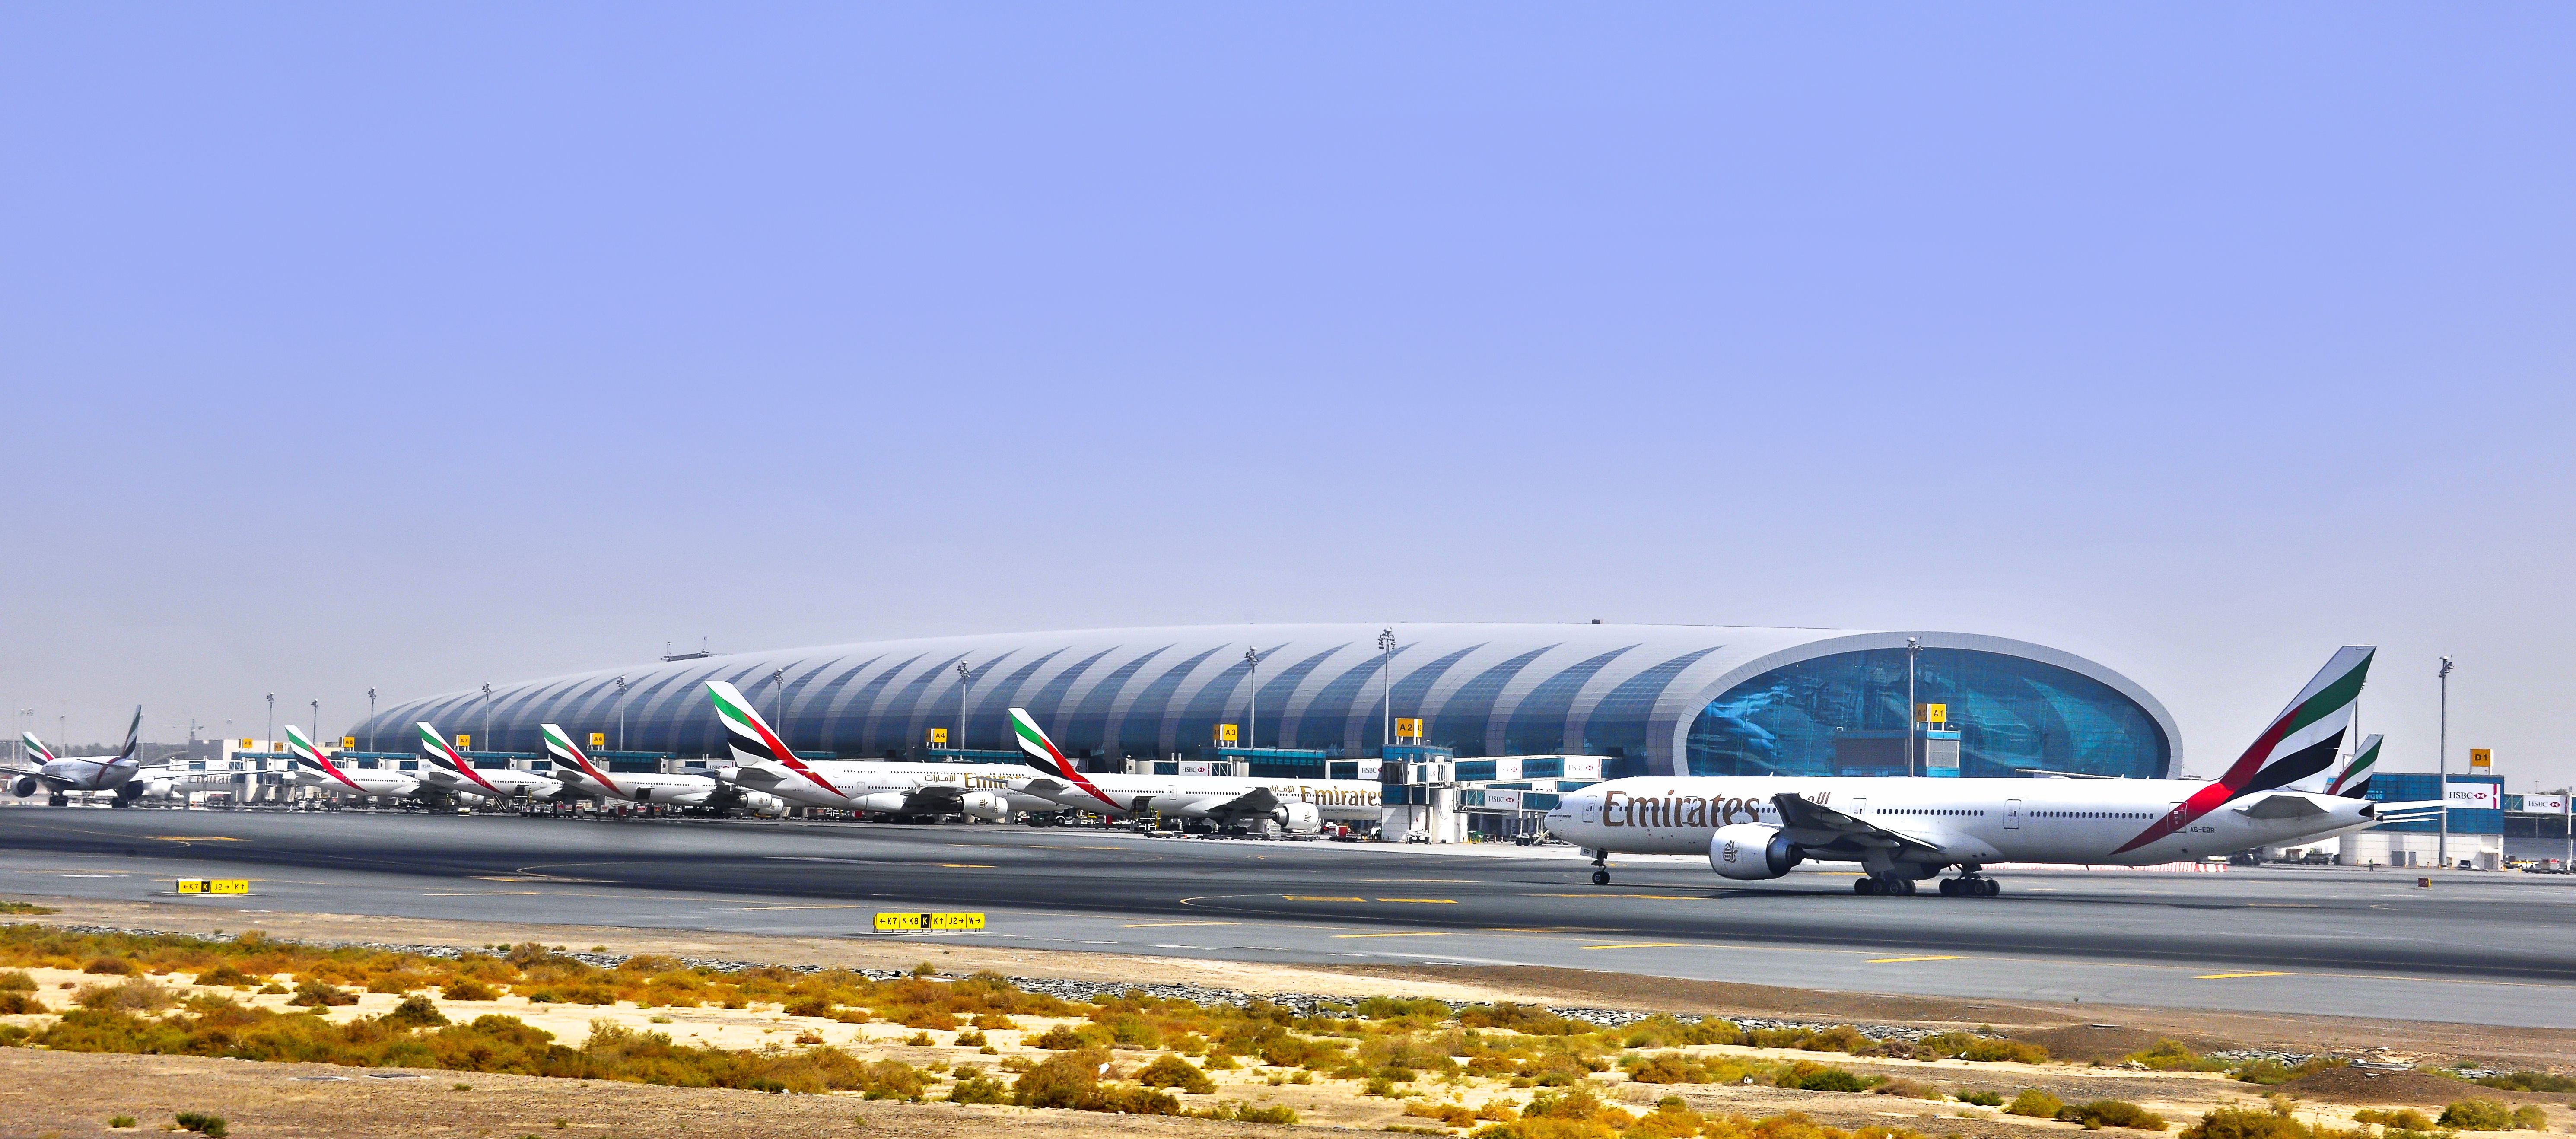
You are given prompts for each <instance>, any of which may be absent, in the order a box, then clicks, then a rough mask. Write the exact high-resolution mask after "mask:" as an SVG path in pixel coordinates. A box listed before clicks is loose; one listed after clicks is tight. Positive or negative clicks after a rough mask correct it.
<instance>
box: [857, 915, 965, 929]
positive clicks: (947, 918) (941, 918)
mask: <svg viewBox="0 0 2576 1139" xmlns="http://www.w3.org/2000/svg"><path fill="white" fill-rule="evenodd" d="M982 928H984V915H982V914H878V915H877V932H878V933H955V932H962V931H966V930H977V929H982Z"/></svg>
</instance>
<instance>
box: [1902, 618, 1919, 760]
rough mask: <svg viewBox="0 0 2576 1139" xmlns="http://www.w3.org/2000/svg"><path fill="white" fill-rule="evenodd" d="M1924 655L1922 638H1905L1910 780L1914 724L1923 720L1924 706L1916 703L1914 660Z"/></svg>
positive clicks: (1907, 744)
mask: <svg viewBox="0 0 2576 1139" xmlns="http://www.w3.org/2000/svg"><path fill="white" fill-rule="evenodd" d="M1922 653H1923V639H1922V638H1920V637H1907V638H1905V774H1906V776H1907V777H1908V778H1911V777H1912V776H1913V774H1914V722H1915V721H1916V720H1920V719H1922V718H1923V715H1922V713H1921V712H1920V711H1919V709H1921V708H1922V705H1920V704H1917V703H1915V702H1914V658H1915V657H1918V656H1921V655H1922Z"/></svg>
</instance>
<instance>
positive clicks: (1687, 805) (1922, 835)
mask: <svg viewBox="0 0 2576 1139" xmlns="http://www.w3.org/2000/svg"><path fill="white" fill-rule="evenodd" d="M2372 652H2373V650H2371V649H2368V648H2360V647H2350V648H2346V649H2344V650H2342V651H2341V652H2338V653H2337V654H2336V655H2335V657H2334V659H2333V660H2332V661H2330V662H2329V663H2328V664H2327V665H2326V667H2325V669H2324V670H2323V671H2321V672H2319V673H2318V674H2317V677H2316V679H2314V680H2312V681H2310V682H2309V685H2308V687H2307V688H2306V689H2304V690H2302V691H2301V692H2300V694H2299V696H2298V697H2297V698H2295V699H2293V700H2292V701H2291V703H2290V707H2289V709H2288V710H2287V711H2285V712H2283V713H2282V714H2281V716H2280V717H2279V718H2277V719H2276V720H2274V721H2273V723H2272V725H2271V726H2270V727H2269V728H2267V729H2266V730H2265V731H2264V733H2263V735H2262V736H2261V738H2259V739H2258V740H2257V741H2256V742H2255V744H2254V746H2253V747H2251V748H2249V749H2248V750H2247V751H2246V752H2245V754H2244V756H2243V757H2241V758H2239V759H2238V760H2237V761H2236V763H2235V764H2234V765H2233V766H2231V767H2230V768H2229V770H2228V772H2227V774H2226V775H2224V776H2222V777H2220V778H2218V779H2215V780H2207V781H2201V780H2166V779H2128V780H2124V779H1986V778H1977V779H1887V778H1853V777H1815V778H1805V777H1797V776H1740V777H1738V776H1715V777H1641V778H1630V779H1614V780H1611V781H1609V782H1606V783H1599V784H1595V785H1593V786H1590V787H1586V788H1583V789H1581V790H1578V791H1574V792H1570V793H1568V794H1566V795H1565V796H1564V798H1563V799H1562V800H1561V801H1560V804H1559V806H1558V808H1557V809H1556V810H1554V811H1552V812H1550V813H1549V814H1548V816H1547V826H1548V830H1549V831H1550V832H1552V833H1554V834H1555V835H1557V836H1558V837H1560V838H1563V839H1565V840H1566V841H1568V842H1572V843H1576V844H1578V845H1580V846H1582V847H1584V848H1585V849H1587V850H1589V851H1592V852H1594V854H1595V860H1594V865H1595V866H1598V867H1602V868H1601V869H1598V870H1596V871H1595V872H1594V874H1593V881H1594V883H1595V884H1601V885H1606V884H1608V882H1609V877H1610V876H1609V871H1608V869H1607V865H1606V863H1607V856H1608V855H1609V854H1613V853H1636V854H1700V855H1704V856H1706V857H1707V858H1708V860H1709V866H1710V868H1711V869H1712V870H1714V871H1716V873H1717V874H1719V875H1720V876H1721V877H1725V878H1730V879H1734V880H1738V881H1759V880H1763V879H1768V878H1777V877H1779V876H1781V875H1783V874H1786V873H1788V872H1789V870H1790V868H1791V867H1794V866H1796V865H1797V864H1798V863H1800V862H1804V861H1824V862H1857V863H1859V864H1860V865H1861V867H1862V869H1863V870H1864V871H1865V872H1866V875H1867V876H1866V877H1863V878H1862V879H1860V880H1859V881H1858V882H1857V883H1855V889H1856V890H1857V891H1858V892H1860V893H1894V894H1907V893H1912V892H1913V883H1914V882H1915V881H1917V880H1920V879H1923V878H1930V877H1935V876H1937V875H1938V874H1939V873H1940V872H1941V871H1942V870H1943V869H1945V868H1948V867H1952V866H1956V867H1959V868H1961V870H1962V871H1963V874H1962V877H1960V878H1957V879H1952V880H1949V881H1945V882H1943V883H1942V893H1944V894H1953V893H1965V894H1968V895H1983V896H1991V895H1992V894H1994V893H1995V892H1996V891H1997V889H1998V887H1996V886H1995V884H1994V882H1993V880H1992V879H1989V878H1985V877H1983V876H1982V874H1981V871H1982V869H1983V867H1984V866H1985V865H1986V864H1988V863H1995V862H2053V863H2066V864H2093V865H2128V866H2144V865H2153V864H2156V863H2164V862H2173V861H2177V860H2183V859H2197V858H2204V857H2208V856H2211V855H2220V854H2226V853H2229V852H2231V851H2237V850H2243V849H2245V848H2247V847H2252V846H2275V845H2281V844H2285V843H2294V842H2299V841H2303V840H2307V839H2310V838H2314V837H2318V836H2323V835H2328V834H2332V833H2335V832H2338V831H2344V830H2350V829H2354V828H2357V827H2362V826H2368V825H2371V824H2372V823H2373V822H2374V821H2376V819H2377V817H2378V815H2379V813H2380V811H2381V810H2382V809H2384V808H2387V807H2391V806H2411V804H2408V805H2396V804H2378V803H2372V802H2370V801H2367V800H2363V799H2357V798H2345V797H2342V796H2336V795H2328V794H2324V793H2320V792H2307V791H2297V790H2292V789H2290V784H2292V783H2295V782H2297V781H2299V780H2302V779H2305V778H2307V777H2309V776H2311V775H2314V774H2316V773H2317V772H2319V771H2322V770H2324V769H2325V768H2326V767H2327V766H2330V765H2331V764H2332V763H2333V761H2334V757H2335V754H2336V752H2337V750H2338V749H2339V748H2340V747H2341V745H2342V741H2343V734H2344V731H2345V729H2346V728H2347V727H2348V726H2349V724H2350V722H2351V716H2352V706H2353V702H2354V701H2355V700H2356V699H2358V697H2359V696H2360V691H2361V683H2362V679H2363V677H2364V675H2365V674H2366V672H2367V670H2368V668H2369V664H2370V659H2371V655H2372Z"/></svg>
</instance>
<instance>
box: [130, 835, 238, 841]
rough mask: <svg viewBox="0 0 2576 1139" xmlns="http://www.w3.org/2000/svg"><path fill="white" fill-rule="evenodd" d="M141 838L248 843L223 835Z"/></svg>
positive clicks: (150, 836) (147, 836) (149, 836)
mask: <svg viewBox="0 0 2576 1139" xmlns="http://www.w3.org/2000/svg"><path fill="white" fill-rule="evenodd" d="M143 837H145V838H157V839H160V840H161V841H163V842H249V841H250V840H249V839H246V838H230V837H227V836H224V835H219V834H147V835H145V836H143Z"/></svg>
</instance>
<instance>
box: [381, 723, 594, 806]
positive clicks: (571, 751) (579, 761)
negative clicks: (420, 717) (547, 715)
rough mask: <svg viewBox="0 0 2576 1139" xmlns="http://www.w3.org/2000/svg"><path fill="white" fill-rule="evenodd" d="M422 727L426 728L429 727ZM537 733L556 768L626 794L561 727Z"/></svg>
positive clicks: (546, 727)
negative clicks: (593, 763)
mask: <svg viewBox="0 0 2576 1139" xmlns="http://www.w3.org/2000/svg"><path fill="white" fill-rule="evenodd" d="M422 726H423V727H426V726H427V725H422ZM537 733H538V734H539V735H541V736H544V737H545V741H546V758H548V759H551V760H553V761H554V762H555V767H556V768H558V769H561V768H566V767H569V768H572V769H573V770H575V771H578V772H581V773H582V774H583V775H587V776H589V777H590V779H591V781H592V782H594V783H597V784H599V785H600V786H602V787H605V788H607V789H608V793H609V794H611V795H616V796H620V797H623V796H624V795H625V794H626V791H625V789H624V788H622V787H619V786H618V785H617V784H616V783H615V782H613V781H611V780H610V779H609V778H608V773H607V772H604V771H601V770H600V769H598V768H596V767H593V766H591V765H590V755H589V753H587V752H584V751H582V750H581V748H580V747H579V746H578V745H576V744H574V743H573V742H572V735H571V734H570V733H568V732H566V731H564V730H563V728H562V727H561V726H559V725H555V724H540V725H538V727H537Z"/></svg>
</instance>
